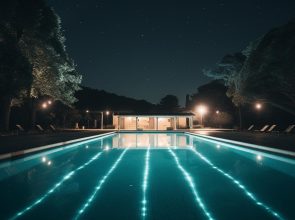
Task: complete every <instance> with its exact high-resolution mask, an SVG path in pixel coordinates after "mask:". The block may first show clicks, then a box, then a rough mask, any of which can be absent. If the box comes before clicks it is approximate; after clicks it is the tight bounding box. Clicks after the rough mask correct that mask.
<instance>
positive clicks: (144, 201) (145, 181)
mask: <svg viewBox="0 0 295 220" xmlns="http://www.w3.org/2000/svg"><path fill="white" fill-rule="evenodd" d="M149 163H150V148H149V147H148V149H147V151H146V155H145V168H144V175H143V184H142V195H143V196H142V197H143V199H142V201H141V203H142V208H141V216H142V217H143V218H145V216H146V214H147V198H146V197H147V196H146V193H147V186H148V177H149Z"/></svg>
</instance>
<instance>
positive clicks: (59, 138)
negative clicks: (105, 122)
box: [0, 130, 109, 154]
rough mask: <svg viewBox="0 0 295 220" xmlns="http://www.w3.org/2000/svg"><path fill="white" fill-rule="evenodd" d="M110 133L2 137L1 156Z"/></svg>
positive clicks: (88, 132)
mask: <svg viewBox="0 0 295 220" xmlns="http://www.w3.org/2000/svg"><path fill="white" fill-rule="evenodd" d="M106 132H109V131H101V130H100V131H99V130H94V131H90V130H86V131H66V132H56V133H45V134H23V135H18V136H0V154H5V153H10V152H15V151H19V150H25V149H29V148H34V147H40V146H44V145H48V144H54V143H58V142H63V141H69V140H72V139H78V138H82V137H89V136H92V135H97V134H103V133H106Z"/></svg>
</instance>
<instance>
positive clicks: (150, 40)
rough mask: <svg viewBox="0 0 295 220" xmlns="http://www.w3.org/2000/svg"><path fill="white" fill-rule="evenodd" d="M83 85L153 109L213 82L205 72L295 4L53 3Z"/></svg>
mask: <svg viewBox="0 0 295 220" xmlns="http://www.w3.org/2000/svg"><path fill="white" fill-rule="evenodd" d="M48 2H49V4H50V5H52V6H53V7H54V9H55V10H56V12H57V13H58V15H59V16H60V17H61V21H62V26H63V28H64V30H65V36H66V45H67V50H68V52H69V54H70V56H71V57H72V58H73V59H74V61H75V63H76V64H77V69H78V71H79V72H81V74H82V75H83V85H84V86H89V87H91V88H95V89H101V90H106V91H108V92H112V93H116V94H118V95H123V96H128V97H132V98H137V99H145V100H147V101H150V102H152V103H158V102H159V100H160V99H161V98H162V97H164V96H165V95H167V94H173V95H176V96H178V98H179V100H180V104H181V105H183V104H184V101H185V95H186V94H192V93H195V92H196V91H197V88H198V86H200V85H202V84H204V83H207V82H209V81H210V80H211V79H209V78H207V77H206V76H204V75H203V74H202V69H203V68H210V67H212V66H214V65H215V64H216V63H217V62H218V61H219V60H220V59H221V58H222V57H223V56H224V55H225V54H227V53H234V52H238V51H241V50H243V49H244V48H245V47H246V46H247V45H248V43H249V42H250V41H253V40H255V39H257V38H259V37H260V36H262V35H263V34H265V33H266V32H267V31H269V30H270V29H272V28H274V27H277V26H280V25H283V24H285V23H287V22H288V21H289V20H290V19H292V18H293V17H294V13H293V12H294V11H295V2H294V1H287V0H283V1H279V2H278V1H265V0H264V1H251V2H248V1H247V2H237V1H232V0H230V1H198V2H196V1H187V2H186V4H184V2H181V3H182V4H180V2H176V3H171V2H167V3H165V2H164V1H162V2H161V3H156V2H151V1H146V2H143V3H138V2H136V1H134V2H133V1H129V2H128V3H126V2H116V1H94V0H90V1H69V0H65V1H57V0H48Z"/></svg>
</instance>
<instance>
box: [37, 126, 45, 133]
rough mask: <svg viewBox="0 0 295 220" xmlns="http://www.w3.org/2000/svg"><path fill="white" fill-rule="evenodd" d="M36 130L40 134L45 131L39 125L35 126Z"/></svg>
mask: <svg viewBox="0 0 295 220" xmlns="http://www.w3.org/2000/svg"><path fill="white" fill-rule="evenodd" d="M36 128H37V129H38V131H40V132H44V131H45V130H44V129H43V128H42V126H41V125H36Z"/></svg>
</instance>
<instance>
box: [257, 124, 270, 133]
mask: <svg viewBox="0 0 295 220" xmlns="http://www.w3.org/2000/svg"><path fill="white" fill-rule="evenodd" d="M268 128H269V125H264V126H263V127H262V128H261V129H260V130H255V131H258V132H265V131H266V129H268Z"/></svg>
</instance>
